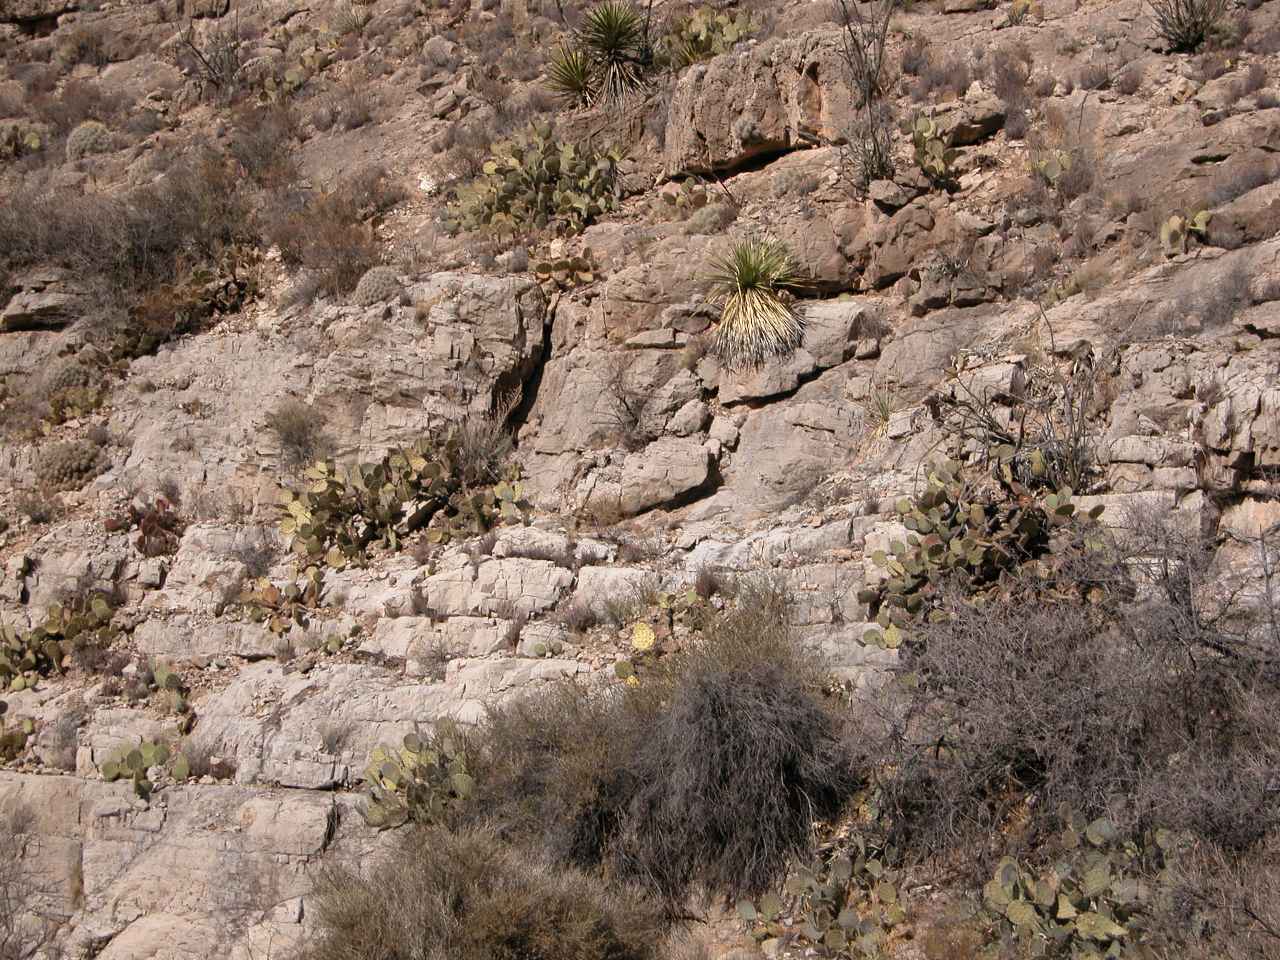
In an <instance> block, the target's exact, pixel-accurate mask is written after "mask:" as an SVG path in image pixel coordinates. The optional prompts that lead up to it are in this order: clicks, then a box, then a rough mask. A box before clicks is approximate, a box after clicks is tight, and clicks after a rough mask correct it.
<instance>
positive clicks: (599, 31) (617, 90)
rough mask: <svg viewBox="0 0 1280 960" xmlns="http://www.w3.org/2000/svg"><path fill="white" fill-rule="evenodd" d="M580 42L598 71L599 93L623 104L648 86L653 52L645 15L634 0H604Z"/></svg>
mask: <svg viewBox="0 0 1280 960" xmlns="http://www.w3.org/2000/svg"><path fill="white" fill-rule="evenodd" d="M578 43H579V44H580V45H581V48H582V50H583V52H585V54H586V55H587V56H588V57H589V58H590V59H591V61H592V63H593V64H594V65H595V68H596V72H597V78H596V79H597V83H598V84H599V86H598V89H597V96H598V97H599V98H601V99H603V100H605V101H606V102H608V103H621V102H622V101H623V100H625V99H626V98H627V97H628V96H629V95H631V94H632V93H635V92H636V91H638V90H641V89H643V88H644V85H645V78H644V74H645V68H646V67H647V65H648V61H649V58H650V51H649V50H648V37H647V31H646V29H645V18H644V15H643V14H642V13H641V12H640V11H639V10H638V9H636V7H635V5H634V4H632V3H631V0H602V2H601V3H598V4H596V5H595V6H594V7H592V8H591V10H590V11H588V13H587V15H586V17H584V18H583V21H582V26H581V27H580V28H579V30H578Z"/></svg>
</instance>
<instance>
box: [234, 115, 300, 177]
mask: <svg viewBox="0 0 1280 960" xmlns="http://www.w3.org/2000/svg"><path fill="white" fill-rule="evenodd" d="M297 135H298V117H297V114H295V113H294V111H293V108H292V107H291V106H290V105H289V104H287V103H282V104H274V105H269V106H245V107H241V108H239V109H237V110H236V111H235V113H233V114H232V116H231V136H230V142H229V143H228V145H227V153H228V154H229V155H230V157H231V159H232V160H234V161H235V162H236V163H237V164H239V165H240V168H241V169H242V170H243V171H244V172H245V173H246V174H247V175H248V176H249V177H250V179H252V180H253V181H254V182H255V183H258V184H262V185H266V186H280V187H283V186H286V185H288V184H289V183H292V182H293V181H294V180H295V179H296V178H297V175H298V164H297V159H296V155H295V151H294V149H293V147H294V140H295V139H296V138H297Z"/></svg>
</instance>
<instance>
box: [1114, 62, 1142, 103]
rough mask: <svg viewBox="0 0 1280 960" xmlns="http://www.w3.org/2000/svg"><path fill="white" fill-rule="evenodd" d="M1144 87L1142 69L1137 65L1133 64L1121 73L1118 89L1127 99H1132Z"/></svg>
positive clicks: (1117, 83) (1117, 84) (1117, 81)
mask: <svg viewBox="0 0 1280 960" xmlns="http://www.w3.org/2000/svg"><path fill="white" fill-rule="evenodd" d="M1141 86H1142V68H1141V67H1139V66H1138V65H1137V64H1136V63H1131V64H1129V66H1127V67H1125V68H1124V69H1123V70H1121V71H1120V76H1119V78H1118V79H1117V80H1116V89H1117V90H1118V91H1119V92H1120V93H1123V94H1124V95H1125V96H1126V97H1131V96H1133V95H1134V94H1135V93H1137V92H1138V89H1139V88H1140V87H1141Z"/></svg>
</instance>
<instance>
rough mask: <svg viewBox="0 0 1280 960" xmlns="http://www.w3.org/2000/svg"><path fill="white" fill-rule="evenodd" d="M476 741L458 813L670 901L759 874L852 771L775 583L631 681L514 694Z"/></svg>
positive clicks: (726, 890)
mask: <svg viewBox="0 0 1280 960" xmlns="http://www.w3.org/2000/svg"><path fill="white" fill-rule="evenodd" d="M471 749H472V751H473V753H472V760H471V765H470V769H471V771H472V772H473V774H474V777H475V781H476V792H475V794H474V796H473V802H472V803H471V804H470V805H469V806H468V807H466V808H464V816H465V817H467V818H474V819H477V820H480V819H483V820H485V821H486V822H490V823H492V824H494V825H495V827H496V828H497V829H498V830H499V832H500V833H501V834H502V835H504V836H507V837H510V838H519V839H523V840H526V841H528V842H534V843H537V844H538V845H539V846H541V847H542V848H543V849H545V850H547V851H549V852H550V853H551V855H553V856H554V857H556V858H557V859H560V860H564V861H567V862H571V863H575V864H578V865H582V866H589V865H593V864H599V863H601V862H604V863H606V864H608V865H609V868H610V870H611V871H614V872H615V873H616V874H617V875H619V876H622V877H628V878H633V879H635V880H636V882H638V883H641V884H643V885H645V886H646V887H648V888H649V889H650V890H652V891H653V892H655V893H657V894H660V895H661V896H662V897H664V898H667V899H669V900H671V901H680V900H682V899H683V898H684V897H685V896H687V895H688V894H689V893H690V892H691V891H693V890H698V889H701V890H705V891H707V892H709V893H711V894H722V893H723V894H727V895H730V896H736V895H738V894H742V893H757V892H760V891H762V890H764V889H767V888H768V887H769V886H770V885H771V884H772V883H773V882H774V881H776V880H777V879H778V878H779V877H780V876H781V874H782V873H783V871H784V870H785V867H786V863H787V859H788V857H789V856H791V855H793V854H796V853H798V852H800V851H801V850H803V849H804V848H805V847H806V845H807V844H808V842H809V840H810V831H811V827H812V822H813V820H814V819H815V818H822V817H826V816H830V815H833V814H834V813H835V812H836V811H837V810H838V809H839V808H840V806H841V805H842V804H843V802H844V801H845V800H846V799H847V798H848V797H849V796H850V794H851V793H852V792H853V790H854V789H855V787H856V786H857V785H858V783H859V782H860V781H859V779H858V777H857V776H856V774H855V771H854V768H853V766H852V765H851V763H850V762H849V755H848V753H847V751H846V749H845V747H844V745H843V742H842V737H841V728H840V723H839V721H838V720H837V719H836V717H835V715H834V714H833V713H832V712H831V711H830V709H829V708H828V706H827V704H826V703H825V702H824V700H823V697H822V694H821V679H820V673H819V671H818V669H817V665H816V664H815V663H813V662H812V661H810V660H809V659H808V658H807V657H806V655H805V654H803V653H802V652H801V650H800V649H799V648H798V646H797V645H796V644H795V642H794V641H793V639H792V637H791V635H790V630H789V625H788V622H787V615H786V600H785V597H784V595H783V594H781V593H780V592H779V591H778V590H777V589H776V588H775V587H774V586H773V585H770V584H766V585H748V586H743V587H742V588H741V589H739V590H737V591H736V592H735V594H734V602H733V604H732V605H731V606H730V607H729V609H728V610H727V611H725V612H724V613H722V614H719V615H709V617H708V619H707V620H706V621H705V622H704V623H703V625H702V630H701V633H700V635H699V637H698V638H697V639H695V640H693V641H691V642H690V643H689V645H688V646H686V647H685V648H684V649H682V650H680V651H676V652H673V653H672V654H671V655H670V656H668V657H664V658H661V659H659V660H658V661H657V662H656V664H654V665H652V667H651V668H647V669H646V671H645V673H644V676H643V678H642V679H640V680H639V681H638V682H637V683H635V684H630V683H628V684H624V685H619V686H615V687H610V688H578V687H574V686H570V685H561V686H558V687H555V688H553V689H552V690H551V691H549V692H546V693H543V694H541V695H538V696H534V697H531V698H526V699H522V700H519V701H516V702H515V703H513V704H509V705H507V706H504V707H502V708H500V709H498V710H496V711H494V712H493V713H492V714H491V716H490V717H489V719H488V721H487V722H486V724H485V725H484V726H483V728H482V729H481V730H480V731H479V732H478V733H477V735H476V738H475V740H474V742H473V744H472V747H471Z"/></svg>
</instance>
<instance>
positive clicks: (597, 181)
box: [451, 124, 621, 236]
mask: <svg viewBox="0 0 1280 960" xmlns="http://www.w3.org/2000/svg"><path fill="white" fill-rule="evenodd" d="M620 159H621V158H620V157H619V155H618V154H617V153H615V152H612V151H609V152H599V151H596V150H594V149H592V148H590V147H584V146H575V145H574V144H569V143H560V142H559V141H557V140H555V139H553V135H552V131H551V128H550V127H549V126H545V125H537V124H536V125H534V126H533V127H530V128H529V130H528V131H526V132H525V133H523V134H521V135H520V136H517V137H516V138H514V139H512V140H509V141H506V142H503V143H499V144H497V145H495V146H494V147H493V152H492V155H491V156H490V158H489V159H488V160H487V161H486V162H485V164H484V167H483V171H484V172H483V174H482V175H481V176H479V177H477V178H476V179H475V180H473V181H472V182H471V183H468V184H465V185H463V186H461V187H459V188H458V191H457V200H456V202H455V203H454V205H453V208H452V211H451V213H452V223H453V226H454V227H455V228H456V227H464V228H467V229H483V230H489V231H492V232H494V233H497V234H499V235H510V236H520V235H523V234H526V233H528V232H530V231H534V230H544V229H555V230H563V231H568V232H570V233H577V232H579V231H581V230H582V229H583V228H584V227H586V226H587V225H588V224H590V223H592V222H593V221H594V220H595V219H596V218H597V217H599V216H601V215H602V214H605V213H608V212H610V211H611V210H613V209H614V207H615V206H616V205H617V203H618V198H619V191H618V182H617V176H618V161H619V160H620Z"/></svg>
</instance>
